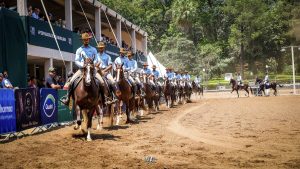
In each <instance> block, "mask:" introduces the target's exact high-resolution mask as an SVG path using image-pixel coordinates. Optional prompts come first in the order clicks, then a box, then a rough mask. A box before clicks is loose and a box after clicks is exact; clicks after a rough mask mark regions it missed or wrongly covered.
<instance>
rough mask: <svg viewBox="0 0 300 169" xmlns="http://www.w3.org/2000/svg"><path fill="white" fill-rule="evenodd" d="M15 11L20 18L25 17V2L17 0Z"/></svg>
mask: <svg viewBox="0 0 300 169" xmlns="http://www.w3.org/2000/svg"><path fill="white" fill-rule="evenodd" d="M17 10H18V13H19V15H20V16H25V15H27V14H28V11H27V0H17Z"/></svg>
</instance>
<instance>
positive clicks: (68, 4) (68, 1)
mask: <svg viewBox="0 0 300 169" xmlns="http://www.w3.org/2000/svg"><path fill="white" fill-rule="evenodd" d="M72 7H73V6H72V0H65V20H66V28H67V29H69V30H71V31H73V17H72Z"/></svg>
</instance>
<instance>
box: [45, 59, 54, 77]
mask: <svg viewBox="0 0 300 169" xmlns="http://www.w3.org/2000/svg"><path fill="white" fill-rule="evenodd" d="M50 67H53V59H52V58H49V59H47V60H46V61H45V64H44V71H45V74H44V76H45V79H46V78H47V77H48V74H49V68H50Z"/></svg>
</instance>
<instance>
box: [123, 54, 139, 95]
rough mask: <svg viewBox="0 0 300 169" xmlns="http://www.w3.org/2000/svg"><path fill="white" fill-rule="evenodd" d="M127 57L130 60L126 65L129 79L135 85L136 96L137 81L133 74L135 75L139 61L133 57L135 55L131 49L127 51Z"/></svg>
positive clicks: (135, 92)
mask: <svg viewBox="0 0 300 169" xmlns="http://www.w3.org/2000/svg"><path fill="white" fill-rule="evenodd" d="M127 57H128V61H127V65H126V67H125V71H127V72H128V79H129V81H130V83H131V85H132V87H133V92H134V96H135V97H137V95H136V94H137V83H138V82H136V81H135V80H134V79H133V77H132V76H134V73H135V72H136V71H137V68H138V66H137V62H136V61H135V60H134V59H133V58H132V57H133V53H132V52H131V51H129V52H128V53H127Z"/></svg>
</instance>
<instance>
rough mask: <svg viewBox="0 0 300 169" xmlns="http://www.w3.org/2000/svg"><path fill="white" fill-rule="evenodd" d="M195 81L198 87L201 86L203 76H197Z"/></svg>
mask: <svg viewBox="0 0 300 169" xmlns="http://www.w3.org/2000/svg"><path fill="white" fill-rule="evenodd" d="M194 82H195V84H196V85H197V87H200V83H201V78H200V77H199V75H197V76H196V78H195V80H194Z"/></svg>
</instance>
